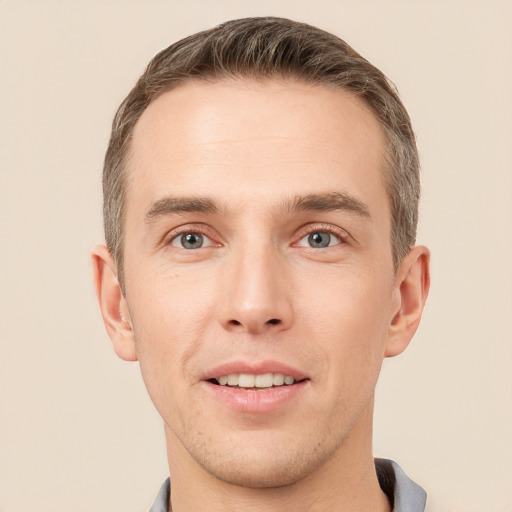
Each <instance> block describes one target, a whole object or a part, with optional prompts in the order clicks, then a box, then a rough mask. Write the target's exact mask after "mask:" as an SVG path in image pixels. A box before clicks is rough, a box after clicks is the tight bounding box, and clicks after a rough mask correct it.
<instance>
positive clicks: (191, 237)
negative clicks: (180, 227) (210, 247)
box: [172, 233, 204, 249]
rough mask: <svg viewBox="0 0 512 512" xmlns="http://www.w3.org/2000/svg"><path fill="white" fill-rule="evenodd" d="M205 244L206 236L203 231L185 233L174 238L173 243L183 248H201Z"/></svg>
mask: <svg viewBox="0 0 512 512" xmlns="http://www.w3.org/2000/svg"><path fill="white" fill-rule="evenodd" d="M203 244H204V236H203V235H202V234H201V233H184V234H183V235H181V236H178V237H177V238H175V239H174V240H173V243H172V245H174V246H177V247H182V248H183V249H200V248H201V247H203Z"/></svg>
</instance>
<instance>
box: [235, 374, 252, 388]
mask: <svg viewBox="0 0 512 512" xmlns="http://www.w3.org/2000/svg"><path fill="white" fill-rule="evenodd" d="M230 377H231V375H230ZM238 386H239V387H241V388H253V387H254V375H250V374H248V373H241V374H240V376H239V377H238Z"/></svg>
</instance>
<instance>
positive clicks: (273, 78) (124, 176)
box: [113, 69, 404, 289]
mask: <svg viewBox="0 0 512 512" xmlns="http://www.w3.org/2000/svg"><path fill="white" fill-rule="evenodd" d="M230 81H235V82H236V81H238V82H251V81H252V82H255V83H259V84H264V83H268V82H274V83H275V82H277V83H282V84H285V85H286V84H290V83H293V82H295V83H297V84H301V85H307V86H310V87H312V88H313V89H314V88H318V89H331V90H339V91H343V92H345V93H348V94H349V95H350V96H352V98H354V99H355V100H357V102H358V104H359V106H361V107H362V108H363V109H365V110H366V111H367V112H369V113H370V114H371V115H372V116H373V118H374V119H375V120H376V121H377V123H378V126H379V128H380V130H381V133H382V136H383V142H384V151H383V153H382V156H381V158H382V162H381V166H380V171H381V173H382V180H383V182H382V183H383V186H384V190H385V193H386V199H387V202H388V211H389V214H390V221H391V222H390V243H391V253H392V260H393V269H394V272H395V274H396V272H397V270H398V267H399V265H400V263H401V260H402V258H403V256H404V254H402V253H403V252H404V251H403V250H402V251H400V250H399V249H400V248H397V247H396V244H397V243H398V240H399V237H398V236H397V234H396V233H395V230H396V228H397V226H396V222H395V218H394V207H393V193H392V187H393V178H394V173H393V168H394V167H395V166H396V163H395V162H394V161H393V156H392V147H393V141H392V139H393V138H394V136H395V134H394V133H393V131H392V130H390V129H389V127H388V126H386V124H385V123H384V122H383V120H382V119H380V118H379V116H378V115H377V113H376V112H375V110H374V108H372V105H371V104H370V103H369V101H368V100H367V99H366V98H365V97H364V96H363V94H362V93H358V91H357V90H355V89H352V88H350V87H348V86H344V85H343V84H337V83H335V82H334V81H332V80H330V81H329V80H328V79H324V80H322V79H319V78H315V79H313V78H311V79H308V77H307V76H304V75H300V73H299V72H294V71H288V72H285V71H281V70H276V71H274V72H273V73H272V74H270V73H268V74H266V73H262V72H260V73H258V71H257V70H254V69H249V70H247V71H243V70H222V71H218V70H217V71H215V72H211V71H207V72H205V74H204V75H193V76H192V75H190V76H183V77H180V78H174V79H172V80H169V83H168V84H167V85H166V86H162V88H161V90H160V91H158V92H157V93H154V94H153V95H152V96H151V97H150V99H149V101H148V102H147V104H146V105H145V106H144V108H143V109H141V110H140V112H139V115H138V117H137V118H136V120H135V121H134V122H133V123H132V125H131V127H130V130H129V132H128V134H127V138H126V141H125V143H124V144H123V149H122V152H121V158H120V159H119V165H120V167H121V169H120V173H119V176H118V179H119V181H120V183H119V184H120V199H121V201H120V207H119V212H118V216H117V219H118V222H117V226H118V229H119V233H118V244H117V246H116V247H114V254H113V259H114V264H115V267H116V270H117V275H118V279H119V282H120V284H121V287H122V288H123V289H124V237H125V223H126V202H127V192H128V189H129V184H130V181H131V180H130V175H132V176H133V174H132V172H133V171H132V172H130V165H131V164H132V161H133V159H132V157H133V153H132V144H133V136H134V133H135V130H136V127H137V125H138V123H139V121H140V119H141V118H142V116H143V115H144V112H146V110H147V108H148V107H149V106H150V105H151V104H153V103H154V102H155V101H156V100H157V99H158V98H160V96H163V95H164V94H166V93H169V92H172V91H174V90H176V89H179V88H181V87H183V86H186V85H187V84H194V83H209V84H218V83H222V82H230Z"/></svg>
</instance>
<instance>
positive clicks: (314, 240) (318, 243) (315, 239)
mask: <svg viewBox="0 0 512 512" xmlns="http://www.w3.org/2000/svg"><path fill="white" fill-rule="evenodd" d="M308 244H309V246H310V247H314V248H315V249H323V248H324V247H329V245H331V234H330V233H327V232H326V231H314V232H313V233H310V234H309V235H308Z"/></svg>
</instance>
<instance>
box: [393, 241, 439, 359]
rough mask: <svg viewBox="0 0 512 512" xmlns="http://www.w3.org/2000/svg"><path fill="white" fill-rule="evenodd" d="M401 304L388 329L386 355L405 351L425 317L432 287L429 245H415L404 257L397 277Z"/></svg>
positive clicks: (394, 313)
mask: <svg viewBox="0 0 512 512" xmlns="http://www.w3.org/2000/svg"><path fill="white" fill-rule="evenodd" d="M394 286H395V289H394V293H395V294H396V297H397V305H396V307H395V310H394V311H393V315H392V318H391V321H390V325H389V330H388V340H387V343H386V350H385V353H384V355H385V356H386V357H393V356H396V355H398V354H400V353H402V352H403V351H404V350H405V349H406V348H407V346H408V345H409V342H410V341H411V339H412V337H413V336H414V333H415V332H416V329H417V328H418V325H419V323H420V320H421V315H422V313H423V307H424V306H425V301H426V300H427V295H428V290H429V288H430V252H429V250H428V249H427V248H426V247H423V246H417V247H413V248H412V249H411V250H410V251H409V253H408V254H407V256H405V258H404V259H403V261H402V263H401V265H400V268H399V269H398V272H397V276H396V279H395V285H394Z"/></svg>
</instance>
